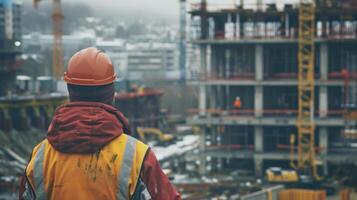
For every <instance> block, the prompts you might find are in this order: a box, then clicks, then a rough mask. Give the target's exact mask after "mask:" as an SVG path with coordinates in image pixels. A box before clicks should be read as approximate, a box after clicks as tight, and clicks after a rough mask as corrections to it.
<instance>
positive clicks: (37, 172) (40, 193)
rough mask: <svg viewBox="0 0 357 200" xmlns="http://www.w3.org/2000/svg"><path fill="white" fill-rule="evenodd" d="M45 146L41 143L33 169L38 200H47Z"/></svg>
mask: <svg viewBox="0 0 357 200" xmlns="http://www.w3.org/2000/svg"><path fill="white" fill-rule="evenodd" d="M44 152H45V144H44V142H42V143H41V146H40V148H39V150H38V152H37V154H36V156H35V162H34V168H33V178H34V185H35V188H34V190H35V194H36V199H39V200H42V199H46V193H45V185H44V183H43V178H44V177H43V170H44V169H43V160H44V157H45V154H44Z"/></svg>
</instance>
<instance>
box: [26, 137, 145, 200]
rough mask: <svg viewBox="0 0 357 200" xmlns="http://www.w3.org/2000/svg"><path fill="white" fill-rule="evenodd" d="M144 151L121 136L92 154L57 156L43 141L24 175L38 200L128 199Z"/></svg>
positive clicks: (36, 148)
mask: <svg viewBox="0 0 357 200" xmlns="http://www.w3.org/2000/svg"><path fill="white" fill-rule="evenodd" d="M147 149H148V148H147V146H146V145H144V144H143V143H141V142H138V141H137V140H136V139H134V138H132V137H130V136H127V135H125V134H122V135H121V136H119V137H118V138H116V139H115V140H113V141H112V142H110V143H109V144H107V145H106V146H105V147H104V148H103V149H102V150H100V151H98V152H97V153H94V154H65V153H61V152H59V151H57V150H55V149H54V148H53V147H52V146H51V144H49V142H48V141H47V140H44V141H43V142H41V143H40V144H39V145H37V146H36V147H35V149H34V152H33V156H32V159H31V161H30V163H29V165H28V167H27V169H26V174H27V176H28V177H29V181H30V183H31V185H32V186H33V188H34V189H35V193H36V195H37V197H38V199H86V200H90V199H93V200H94V199H110V200H112V199H129V198H128V197H132V196H133V194H134V190H135V188H136V185H137V183H136V182H137V180H138V177H139V174H140V169H141V164H142V162H143V159H144V156H145V153H146V151H147ZM129 163H130V164H129ZM42 177H43V179H42Z"/></svg>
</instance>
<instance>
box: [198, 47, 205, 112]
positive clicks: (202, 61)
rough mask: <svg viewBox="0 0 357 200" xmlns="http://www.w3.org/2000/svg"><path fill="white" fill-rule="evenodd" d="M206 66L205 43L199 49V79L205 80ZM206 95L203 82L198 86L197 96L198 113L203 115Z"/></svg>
mask: <svg viewBox="0 0 357 200" xmlns="http://www.w3.org/2000/svg"><path fill="white" fill-rule="evenodd" d="M206 67H207V46H206V45H201V49H200V77H201V80H203V81H205V80H206V76H207V74H206ZM206 98H207V95H206V86H205V84H204V83H202V84H201V85H200V86H199V96H198V104H199V105H198V108H199V114H200V115H205V114H206V109H207V99H206Z"/></svg>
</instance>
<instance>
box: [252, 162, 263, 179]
mask: <svg viewBox="0 0 357 200" xmlns="http://www.w3.org/2000/svg"><path fill="white" fill-rule="evenodd" d="M254 168H255V176H257V177H261V176H263V159H261V158H254Z"/></svg>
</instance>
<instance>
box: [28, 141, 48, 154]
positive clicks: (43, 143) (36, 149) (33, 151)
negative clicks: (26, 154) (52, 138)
mask: <svg viewBox="0 0 357 200" xmlns="http://www.w3.org/2000/svg"><path fill="white" fill-rule="evenodd" d="M47 143H48V140H47V139H46V138H45V139H43V140H42V141H41V142H39V143H38V144H37V145H36V146H35V147H34V148H33V150H32V155H34V154H36V153H37V152H38V150H39V149H40V147H41V146H42V145H47Z"/></svg>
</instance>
